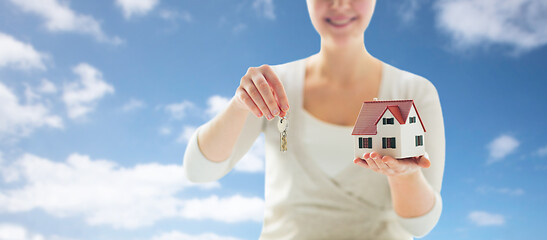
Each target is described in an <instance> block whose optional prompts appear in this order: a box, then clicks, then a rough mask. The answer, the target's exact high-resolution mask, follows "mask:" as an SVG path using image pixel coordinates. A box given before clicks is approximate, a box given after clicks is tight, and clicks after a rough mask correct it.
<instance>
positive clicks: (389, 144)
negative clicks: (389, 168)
mask: <svg viewBox="0 0 547 240" xmlns="http://www.w3.org/2000/svg"><path fill="white" fill-rule="evenodd" d="M382 148H395V138H394V137H392V138H382Z"/></svg>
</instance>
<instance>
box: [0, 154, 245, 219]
mask: <svg viewBox="0 0 547 240" xmlns="http://www.w3.org/2000/svg"><path fill="white" fill-rule="evenodd" d="M9 167H10V169H11V171H16V173H17V174H18V175H19V177H18V182H17V183H22V184H18V187H15V188H11V189H9V188H8V189H6V188H4V189H2V190H0V212H12V213H15V212H26V211H30V210H33V209H42V210H43V211H45V212H47V213H48V214H50V215H53V216H56V217H74V216H82V217H83V218H84V219H85V221H86V222H87V223H88V224H90V225H111V226H113V227H115V228H128V229H132V228H138V227H141V226H148V225H152V224H153V223H155V222H156V221H158V220H160V219H164V218H170V217H177V216H178V217H180V216H182V215H181V214H180V212H184V211H185V208H187V206H186V203H185V201H183V200H181V199H179V197H178V196H177V194H179V193H180V192H181V191H183V190H184V189H186V188H188V187H199V188H202V189H211V188H216V187H219V186H220V185H219V184H218V183H217V182H213V183H208V184H194V183H190V182H189V181H188V180H186V178H185V177H184V174H183V170H182V165H161V164H156V163H149V164H138V165H136V166H133V167H121V166H118V165H117V164H116V163H115V162H112V161H108V160H100V159H99V160H92V159H91V158H90V157H89V156H86V155H80V154H77V153H75V154H71V155H70V156H69V157H68V158H67V160H66V161H65V162H55V161H51V160H48V159H45V158H41V157H38V156H35V155H32V154H24V155H23V156H22V157H20V158H19V159H17V160H16V161H14V163H12V164H11V165H10V166H9ZM192 201H194V200H190V202H192ZM222 201H224V200H222ZM251 202H252V201H251ZM229 206H232V205H229ZM234 211H241V212H242V213H245V210H243V209H239V210H234ZM198 214H199V213H198ZM239 216H240V215H239ZM206 218H207V216H206ZM247 218H248V217H247ZM236 219H238V220H242V219H245V217H240V218H237V217H236Z"/></svg>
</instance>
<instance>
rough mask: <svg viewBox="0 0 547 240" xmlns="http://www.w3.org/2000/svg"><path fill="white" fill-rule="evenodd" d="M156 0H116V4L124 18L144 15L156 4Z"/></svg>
mask: <svg viewBox="0 0 547 240" xmlns="http://www.w3.org/2000/svg"><path fill="white" fill-rule="evenodd" d="M157 4H158V0H116V5H118V7H120V8H121V9H122V11H123V16H124V17H125V18H126V19H129V18H131V17H132V16H137V15H140V16H142V15H146V14H147V13H148V12H150V11H151V10H152V9H154V7H156V5H157Z"/></svg>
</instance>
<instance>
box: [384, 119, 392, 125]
mask: <svg viewBox="0 0 547 240" xmlns="http://www.w3.org/2000/svg"><path fill="white" fill-rule="evenodd" d="M382 121H383V123H384V125H386V124H391V125H393V118H383V119H382Z"/></svg>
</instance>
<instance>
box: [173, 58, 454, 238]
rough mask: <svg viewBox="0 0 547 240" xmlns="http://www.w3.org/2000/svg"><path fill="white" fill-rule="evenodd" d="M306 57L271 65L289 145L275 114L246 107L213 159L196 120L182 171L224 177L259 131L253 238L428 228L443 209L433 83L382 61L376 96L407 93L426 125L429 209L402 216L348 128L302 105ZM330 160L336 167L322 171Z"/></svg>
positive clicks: (440, 130) (395, 234)
mask: <svg viewBox="0 0 547 240" xmlns="http://www.w3.org/2000/svg"><path fill="white" fill-rule="evenodd" d="M306 60H307V59H301V60H298V61H294V62H290V63H286V64H282V65H276V66H273V69H274V71H275V72H276V74H277V75H278V77H279V79H280V80H281V81H282V82H283V85H284V87H285V91H286V92H287V95H288V98H289V105H290V107H291V109H290V111H289V115H288V117H289V123H290V126H289V130H288V139H287V140H288V146H287V148H288V151H287V152H285V153H282V152H280V151H279V132H278V130H277V125H276V124H277V121H267V120H265V119H264V118H260V119H259V118H257V117H256V116H254V115H253V114H249V115H248V117H247V121H246V123H245V126H244V128H243V130H242V133H241V135H240V137H239V138H238V140H237V143H236V145H235V148H234V150H233V152H232V154H231V156H230V157H229V158H228V159H227V160H226V161H223V162H221V163H215V162H212V161H209V160H208V159H206V158H205V157H204V155H203V154H202V153H201V151H200V149H199V146H198V144H197V132H198V131H199V128H198V130H197V131H196V133H194V135H193V136H192V138H191V139H190V141H189V143H188V146H187V148H186V152H185V155H184V160H183V165H184V170H185V174H186V176H187V177H188V179H189V180H191V181H194V182H208V181H215V180H217V179H219V178H221V177H223V176H224V175H226V174H227V173H228V172H229V171H230V170H231V169H232V168H233V167H234V165H235V164H236V163H237V161H238V160H239V159H241V158H242V157H243V156H244V155H245V153H246V152H247V151H248V150H249V148H250V147H251V145H252V144H253V142H254V141H255V139H256V138H257V136H258V135H259V134H260V133H261V132H264V135H265V144H266V167H265V210H264V223H263V228H262V233H261V235H260V239H263V240H270V239H276V240H278V239H413V236H415V237H421V236H424V235H426V234H427V233H429V231H431V229H433V227H434V226H435V225H436V224H437V221H438V219H439V217H440V215H441V211H442V199H441V195H440V191H441V184H442V177H443V170H444V160H445V138H444V123H443V117H442V111H441V105H440V101H439V97H438V94H437V90H436V89H435V87H434V86H433V84H432V83H431V82H429V81H428V80H426V79H425V78H423V77H420V76H417V75H414V74H412V73H409V72H405V71H402V70H399V69H397V68H395V67H393V66H391V65H388V64H386V63H384V64H383V71H382V81H381V85H380V92H379V96H378V97H379V99H380V100H392V99H414V102H415V105H416V108H417V109H418V111H419V112H420V116H421V117H422V121H423V122H424V125H425V127H426V131H427V132H426V133H425V136H424V138H425V143H426V146H425V147H426V152H427V154H428V156H429V159H430V160H431V167H430V168H427V169H422V171H423V173H424V175H425V177H426V179H427V181H428V182H429V183H430V184H431V186H432V187H433V189H434V190H435V192H436V194H435V196H436V201H435V205H434V207H433V209H432V210H431V211H429V212H428V213H426V214H425V215H423V216H420V217H416V218H402V217H400V216H398V215H397V214H396V213H395V212H394V211H393V207H392V204H391V194H390V190H389V185H388V182H387V177H386V176H385V175H382V174H379V173H376V172H374V171H372V170H370V169H365V168H362V167H359V166H357V165H355V164H353V163H352V161H353V159H354V157H353V138H352V136H351V129H350V128H348V127H344V126H338V125H334V124H329V123H326V122H321V121H320V120H319V119H314V118H313V116H311V115H309V113H307V112H304V111H305V110H304V109H303V101H302V96H303V94H302V91H303V83H304V75H305V63H306ZM306 115H307V116H306ZM313 121H315V122H313ZM310 124H312V125H310ZM310 126H313V127H315V128H316V129H313V127H310ZM348 162H349V163H350V164H348ZM336 163H339V164H341V167H337V169H335V170H332V171H325V170H326V169H331V168H332V166H333V164H336ZM329 166H331V167H329Z"/></svg>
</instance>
